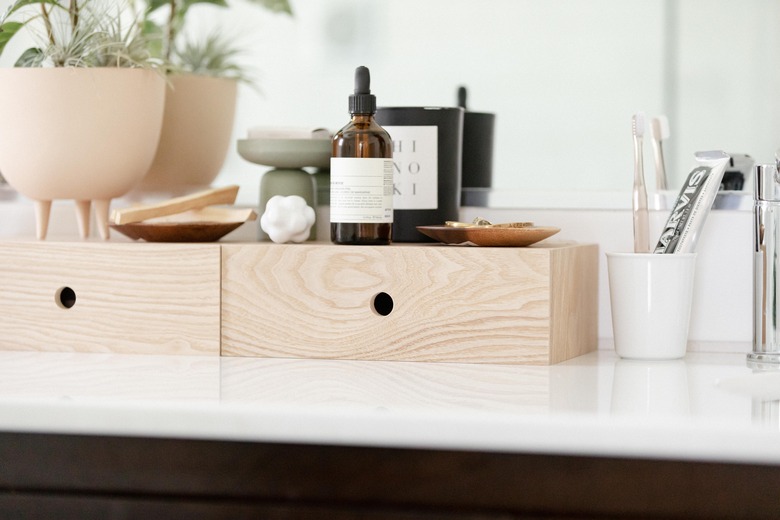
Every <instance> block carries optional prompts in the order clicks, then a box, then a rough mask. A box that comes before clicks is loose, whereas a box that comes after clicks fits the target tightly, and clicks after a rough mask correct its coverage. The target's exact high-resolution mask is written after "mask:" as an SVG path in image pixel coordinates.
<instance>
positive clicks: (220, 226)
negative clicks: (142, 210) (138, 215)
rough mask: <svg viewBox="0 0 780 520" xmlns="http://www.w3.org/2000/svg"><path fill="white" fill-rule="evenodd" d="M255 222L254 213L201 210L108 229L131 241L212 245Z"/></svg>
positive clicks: (240, 210)
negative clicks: (244, 224)
mask: <svg viewBox="0 0 780 520" xmlns="http://www.w3.org/2000/svg"><path fill="white" fill-rule="evenodd" d="M256 218H257V213H255V212H254V211H253V210H251V209H228V208H203V209H200V210H193V211H187V212H185V213H179V214H176V215H170V216H166V217H160V218H154V219H149V220H145V221H143V222H132V223H129V224H111V227H112V228H113V229H115V230H117V231H119V232H120V233H122V234H123V235H125V236H127V237H129V238H132V239H133V240H145V241H147V242H215V241H217V240H219V239H220V238H222V237H224V236H225V235H227V234H228V233H230V232H231V231H233V230H234V229H237V228H238V227H239V226H241V225H242V224H243V223H244V222H247V221H250V220H255V219H256Z"/></svg>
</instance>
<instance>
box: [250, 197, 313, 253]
mask: <svg viewBox="0 0 780 520" xmlns="http://www.w3.org/2000/svg"><path fill="white" fill-rule="evenodd" d="M315 219H316V216H315V213H314V208H312V207H311V206H309V205H308V204H306V200H305V199H304V198H303V197H301V196H299V195H288V196H286V197H285V196H283V195H276V196H273V197H271V198H270V199H269V200H268V203H267V204H266V206H265V212H264V213H263V216H262V217H260V227H261V228H262V230H263V231H265V233H266V234H267V235H268V236H269V237H270V238H271V240H273V241H274V242H276V243H277V244H284V243H286V242H298V243H299V242H304V241H306V240H307V239H308V238H309V234H310V232H311V227H312V226H313V225H314V221H315Z"/></svg>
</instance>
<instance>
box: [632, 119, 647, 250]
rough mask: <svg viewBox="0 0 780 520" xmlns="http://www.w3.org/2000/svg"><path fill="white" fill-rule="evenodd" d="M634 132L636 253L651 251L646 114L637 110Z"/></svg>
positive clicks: (633, 121) (633, 120) (633, 124)
mask: <svg viewBox="0 0 780 520" xmlns="http://www.w3.org/2000/svg"><path fill="white" fill-rule="evenodd" d="M631 130H632V132H633V134H634V193H633V210H634V253H649V252H650V229H649V227H650V225H649V223H648V217H647V189H646V188H645V171H644V164H643V162H644V160H643V158H642V136H643V135H644V133H645V115H644V114H643V113H642V112H637V113H636V114H634V117H633V118H632V119H631Z"/></svg>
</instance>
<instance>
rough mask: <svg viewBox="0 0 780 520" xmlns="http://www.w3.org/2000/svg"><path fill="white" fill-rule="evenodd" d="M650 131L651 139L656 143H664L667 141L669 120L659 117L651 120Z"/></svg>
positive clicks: (662, 116)
mask: <svg viewBox="0 0 780 520" xmlns="http://www.w3.org/2000/svg"><path fill="white" fill-rule="evenodd" d="M650 131H651V132H652V134H653V139H655V140H657V141H666V140H667V139H669V134H670V133H671V132H669V119H667V117H666V116H664V115H660V116H658V117H654V118H653V123H652V125H651V128H650Z"/></svg>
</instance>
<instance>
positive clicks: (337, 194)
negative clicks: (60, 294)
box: [330, 157, 393, 224]
mask: <svg viewBox="0 0 780 520" xmlns="http://www.w3.org/2000/svg"><path fill="white" fill-rule="evenodd" d="M330 221H331V222H345V223H347V222H348V223H354V224H382V223H392V222H393V160H392V159H382V158H363V157H331V159H330Z"/></svg>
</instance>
